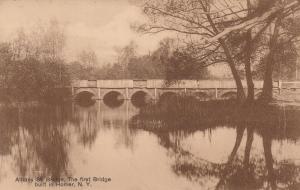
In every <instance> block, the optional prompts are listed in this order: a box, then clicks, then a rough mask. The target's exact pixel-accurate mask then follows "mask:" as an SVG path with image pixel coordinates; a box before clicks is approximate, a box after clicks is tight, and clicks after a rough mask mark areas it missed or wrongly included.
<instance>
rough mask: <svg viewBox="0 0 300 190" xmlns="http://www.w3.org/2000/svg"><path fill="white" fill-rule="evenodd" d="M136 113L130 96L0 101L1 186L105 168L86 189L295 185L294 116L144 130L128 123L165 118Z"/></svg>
mask: <svg viewBox="0 0 300 190" xmlns="http://www.w3.org/2000/svg"><path fill="white" fill-rule="evenodd" d="M138 113H139V109H138V108H136V107H135V106H133V105H132V104H131V102H130V101H124V103H123V104H122V105H121V106H119V107H117V108H111V107H109V106H107V105H106V104H105V103H104V102H103V101H96V102H95V104H93V105H92V106H89V107H82V106H79V105H76V104H73V105H64V106H56V107H53V106H39V107H31V108H20V109H17V108H3V107H2V108H1V110H0V123H1V125H0V157H1V158H0V161H1V163H0V168H1V170H0V188H2V187H3V188H4V187H5V189H14V188H16V187H17V188H19V189H34V186H32V185H31V186H30V185H26V186H24V185H20V186H17V185H18V184H16V183H15V182H14V180H15V177H16V176H24V177H30V176H32V177H33V176H43V177H49V176H50V177H54V178H58V177H64V176H99V175H102V176H103V175H104V176H108V177H111V178H112V179H113V181H112V183H111V184H108V185H105V184H101V183H100V184H95V186H93V187H92V188H91V189H162V190H163V189H170V188H171V189H278V188H281V189H299V183H300V178H299V176H300V160H299V159H300V151H299V147H300V141H299V139H300V129H299V126H298V125H297V123H294V124H290V123H287V125H285V126H277V125H259V124H250V123H247V124H244V123H240V124H236V125H229V124H226V125H208V126H207V127H205V128H201V130H200V129H194V128H193V130H176V131H174V130H173V131H166V130H164V131H162V130H153V131H145V130H143V129H138V128H136V127H134V126H133V125H153V126H154V125H155V126H157V127H156V128H161V127H163V126H164V125H167V124H166V123H164V122H163V121H162V120H157V119H153V118H147V119H145V118H143V121H140V120H139V114H138ZM174 120H175V121H176V118H174ZM129 171H130V172H129ZM128 172H129V173H130V174H129V173H128Z"/></svg>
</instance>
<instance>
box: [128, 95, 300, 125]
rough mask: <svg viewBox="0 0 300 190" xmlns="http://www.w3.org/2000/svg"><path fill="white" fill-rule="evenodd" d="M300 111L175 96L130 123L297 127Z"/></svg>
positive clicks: (157, 104) (149, 108)
mask: <svg viewBox="0 0 300 190" xmlns="http://www.w3.org/2000/svg"><path fill="white" fill-rule="evenodd" d="M299 116H300V111H297V110H287V109H282V108H280V107H276V106H271V105H262V104H260V103H259V102H254V103H253V104H251V105H240V104H238V103H237V102H236V101H235V100H212V101H198V100H196V99H195V98H194V97H190V96H183V97H175V98H172V99H169V100H165V101H163V102H158V103H156V104H151V105H148V106H146V107H144V108H142V109H141V110H140V113H139V114H138V115H137V116H135V117H134V118H133V119H132V121H131V124H132V126H133V127H138V128H147V129H150V128H151V129H159V130H169V129H206V128H212V127H214V126H220V125H244V124H247V125H248V124H251V125H272V126H282V125H287V124H288V125H297V124H299V123H300V117H299Z"/></svg>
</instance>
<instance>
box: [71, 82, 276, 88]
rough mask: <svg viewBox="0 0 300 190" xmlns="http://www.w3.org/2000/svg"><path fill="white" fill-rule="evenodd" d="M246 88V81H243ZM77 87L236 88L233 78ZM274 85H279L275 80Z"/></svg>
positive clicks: (82, 84)
mask: <svg viewBox="0 0 300 190" xmlns="http://www.w3.org/2000/svg"><path fill="white" fill-rule="evenodd" d="M242 83H243V86H244V87H245V88H246V86H247V85H246V81H242ZM254 83H255V88H262V86H263V81H254ZM72 87H75V88H197V89H198V88H200V89H201V88H202V89H209V88H220V89H226V88H228V89H233V88H236V85H235V82H234V81H233V80H180V81H177V82H174V83H171V84H166V82H165V80H76V81H73V82H72ZM274 87H275V88H276V87H279V83H278V82H274Z"/></svg>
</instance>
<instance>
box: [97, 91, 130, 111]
mask: <svg viewBox="0 0 300 190" xmlns="http://www.w3.org/2000/svg"><path fill="white" fill-rule="evenodd" d="M102 97H103V102H104V104H106V105H107V106H109V107H111V108H114V107H119V106H121V105H122V104H123V102H124V100H125V99H126V97H125V95H124V93H123V92H122V91H120V90H116V89H113V90H109V91H107V92H106V93H104V94H103V96H102Z"/></svg>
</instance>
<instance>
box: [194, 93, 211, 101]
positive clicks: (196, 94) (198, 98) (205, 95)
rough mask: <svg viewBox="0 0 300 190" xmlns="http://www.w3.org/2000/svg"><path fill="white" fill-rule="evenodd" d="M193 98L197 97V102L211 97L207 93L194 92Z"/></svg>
mask: <svg viewBox="0 0 300 190" xmlns="http://www.w3.org/2000/svg"><path fill="white" fill-rule="evenodd" d="M193 96H195V97H196V99H197V100H207V99H208V98H209V95H208V94H207V93H206V92H201V91H198V92H194V93H193Z"/></svg>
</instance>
